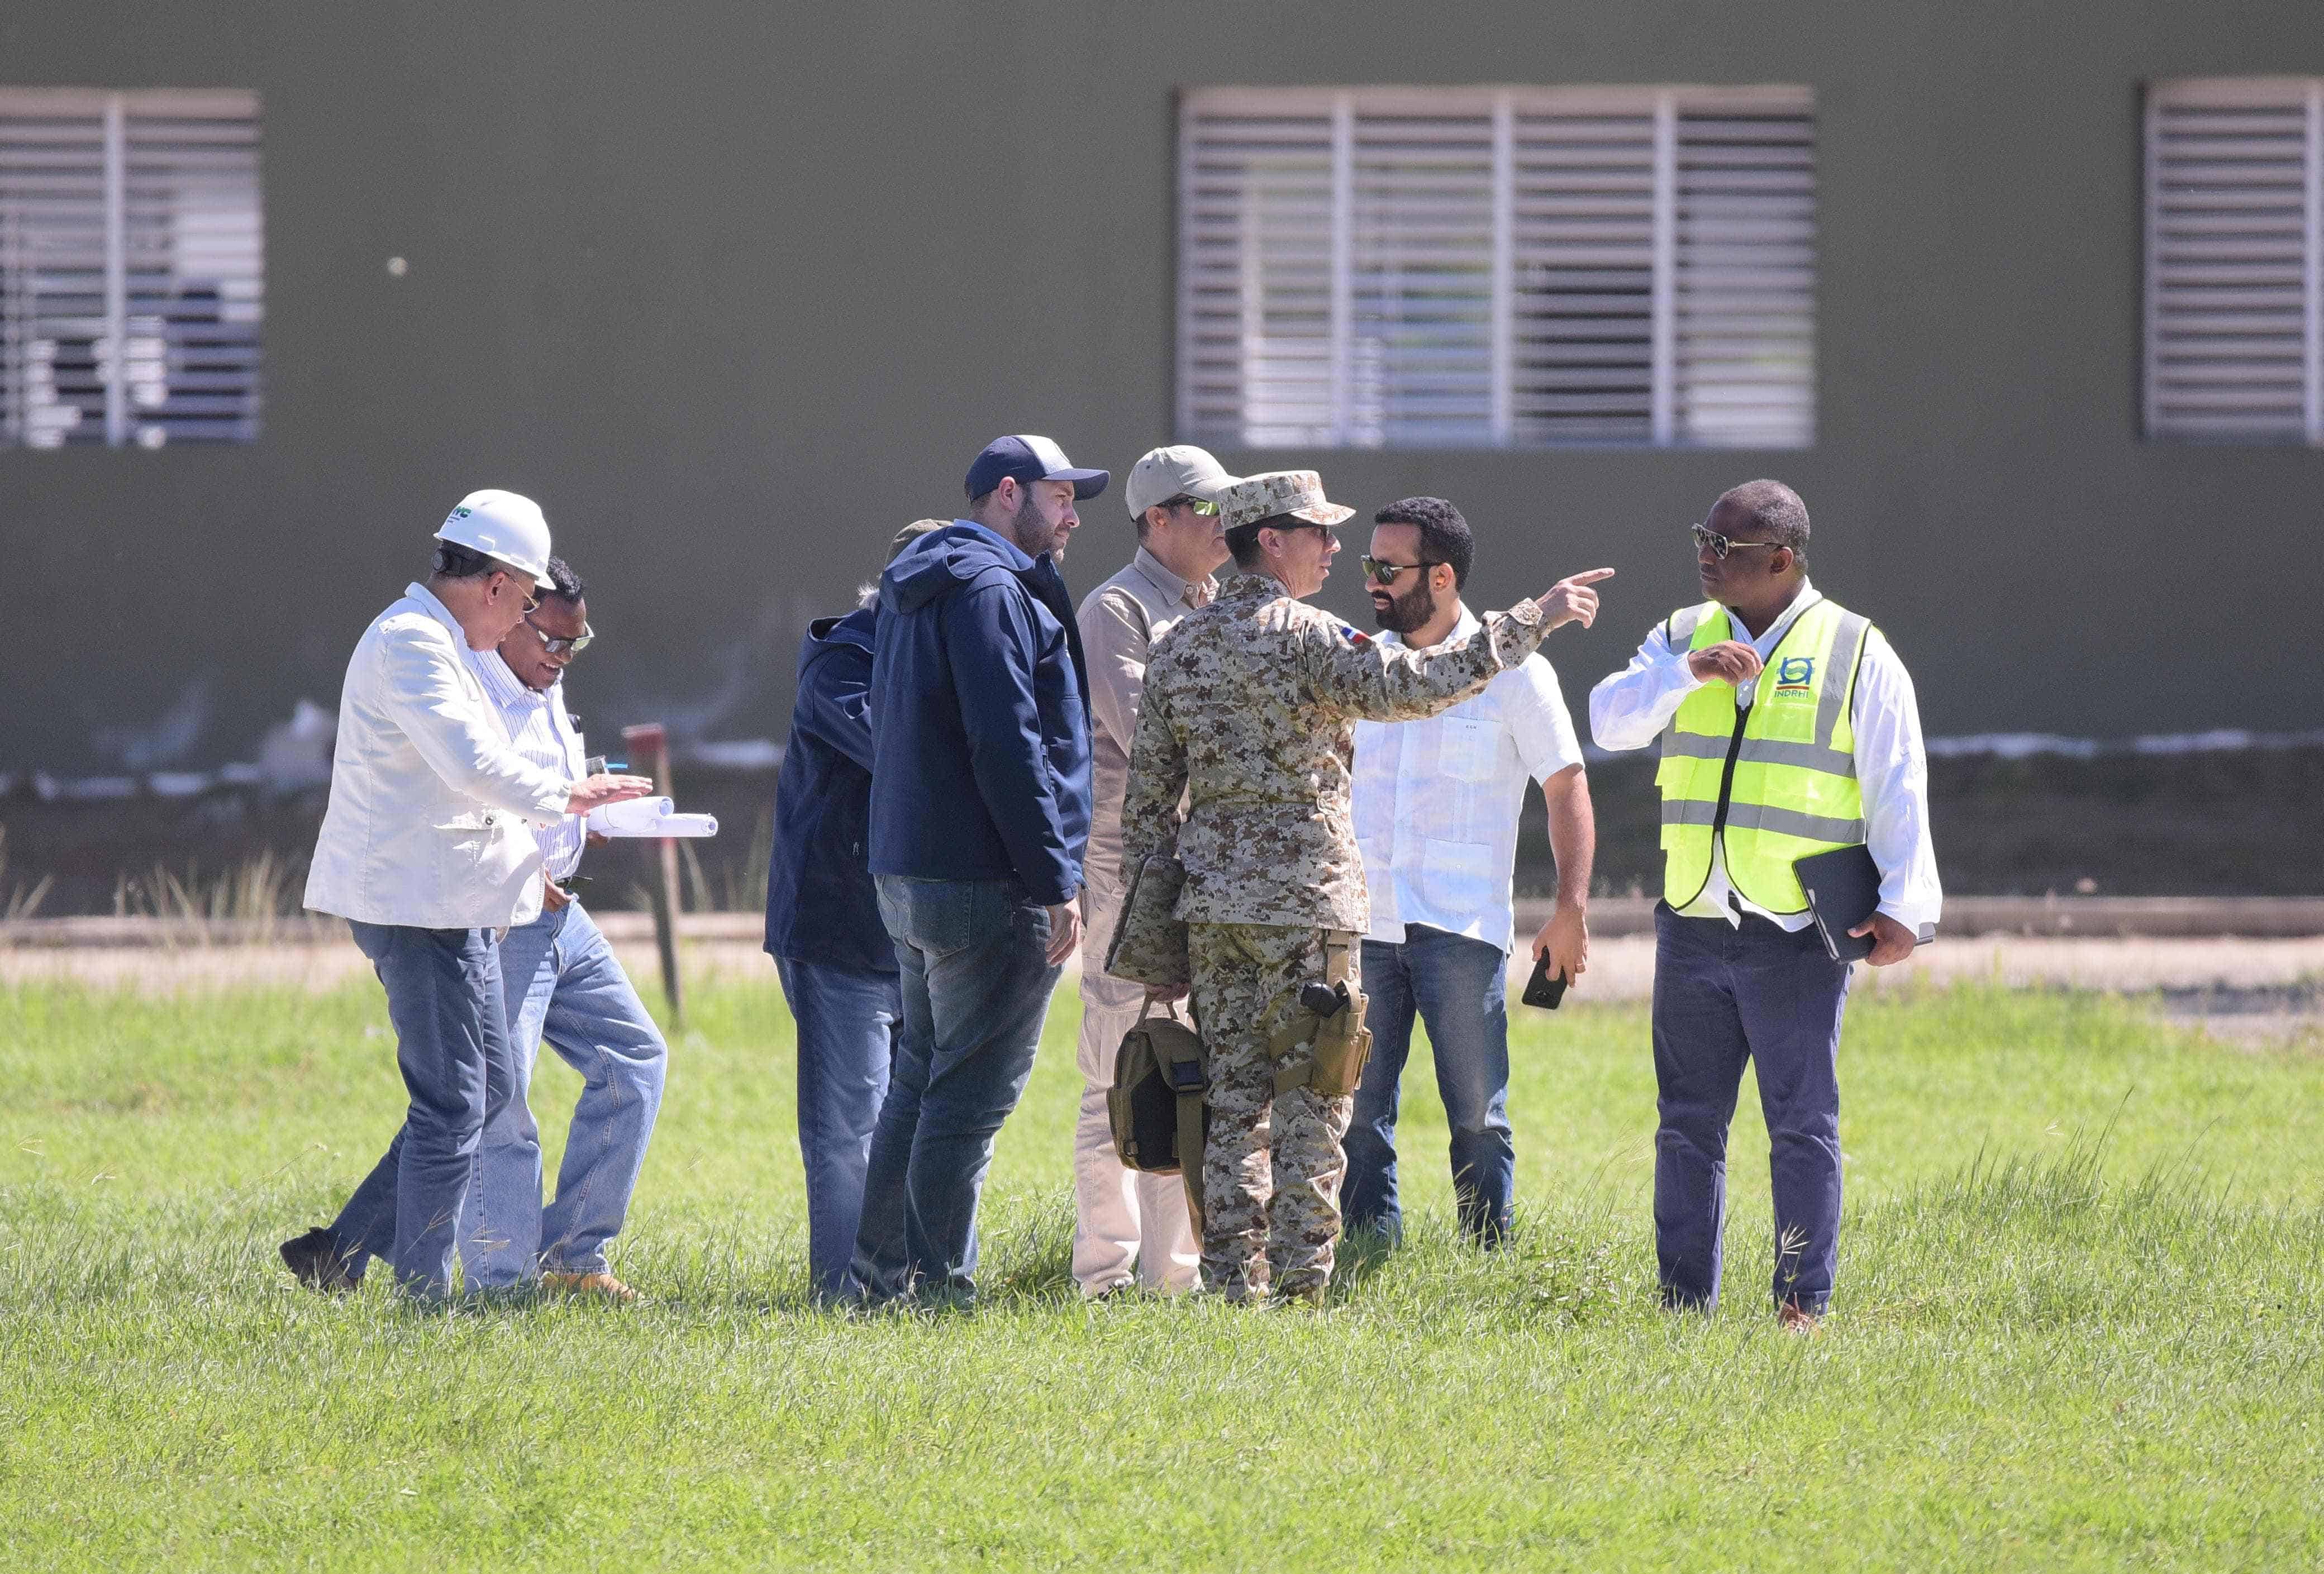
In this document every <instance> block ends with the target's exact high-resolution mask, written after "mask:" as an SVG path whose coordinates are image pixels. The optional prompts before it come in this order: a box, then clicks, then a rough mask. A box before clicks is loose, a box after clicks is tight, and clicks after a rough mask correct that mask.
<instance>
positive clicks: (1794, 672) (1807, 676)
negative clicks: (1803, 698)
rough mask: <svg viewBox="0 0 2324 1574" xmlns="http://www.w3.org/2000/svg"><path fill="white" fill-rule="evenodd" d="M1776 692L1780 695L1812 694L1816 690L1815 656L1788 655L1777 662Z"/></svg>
mask: <svg viewBox="0 0 2324 1574" xmlns="http://www.w3.org/2000/svg"><path fill="white" fill-rule="evenodd" d="M1775 692H1776V694H1778V695H1810V694H1812V693H1814V692H1815V658H1814V657H1812V656H1786V657H1784V658H1783V660H1781V661H1780V662H1778V663H1776V664H1775Z"/></svg>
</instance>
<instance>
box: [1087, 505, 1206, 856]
mask: <svg viewBox="0 0 2324 1574" xmlns="http://www.w3.org/2000/svg"><path fill="white" fill-rule="evenodd" d="M1218 590H1219V583H1218V581H1217V580H1215V579H1213V578H1212V577H1211V576H1210V575H1203V577H1202V578H1200V579H1181V578H1180V577H1179V576H1178V575H1176V574H1173V573H1171V572H1170V570H1169V569H1168V568H1167V567H1165V566H1163V563H1162V560H1161V559H1160V558H1159V557H1155V556H1154V554H1153V553H1151V552H1149V551H1148V550H1147V549H1146V548H1143V547H1140V548H1139V549H1138V555H1137V556H1136V557H1132V558H1131V559H1130V563H1129V566H1127V567H1125V568H1123V569H1122V571H1121V572H1120V573H1119V574H1117V575H1114V576H1113V577H1112V578H1111V579H1109V580H1107V581H1106V582H1105V583H1104V584H1101V585H1099V586H1098V587H1097V588H1096V589H1095V590H1093V591H1092V592H1090V593H1089V594H1088V595H1086V596H1084V597H1083V598H1082V605H1081V612H1080V615H1079V617H1078V619H1077V621H1079V622H1080V624H1081V627H1082V654H1083V656H1084V658H1086V659H1087V661H1088V664H1089V690H1090V757H1091V782H1092V789H1093V796H1094V799H1095V802H1094V803H1093V805H1092V807H1091V814H1090V851H1089V856H1088V860H1087V861H1090V862H1093V863H1096V864H1098V865H1100V866H1101V875H1102V877H1111V878H1113V879H1116V880H1118V879H1119V878H1120V864H1121V799H1122V795H1123V794H1124V793H1125V792H1127V791H1128V790H1129V787H1130V741H1131V740H1133V739H1135V738H1136V737H1137V736H1138V705H1139V699H1140V697H1141V696H1142V695H1144V694H1145V692H1146V658H1147V653H1148V651H1150V650H1151V649H1153V647H1154V641H1155V640H1158V639H1160V638H1161V637H1162V636H1163V634H1164V633H1165V632H1167V631H1168V630H1169V628H1170V627H1171V625H1172V624H1174V623H1176V621H1178V620H1179V619H1180V618H1183V617H1185V615H1186V614H1187V613H1188V612H1193V611H1194V610H1195V609H1196V608H1198V607H1206V606H1208V605H1210V604H1211V598H1212V597H1213V596H1215V595H1216V594H1218Z"/></svg>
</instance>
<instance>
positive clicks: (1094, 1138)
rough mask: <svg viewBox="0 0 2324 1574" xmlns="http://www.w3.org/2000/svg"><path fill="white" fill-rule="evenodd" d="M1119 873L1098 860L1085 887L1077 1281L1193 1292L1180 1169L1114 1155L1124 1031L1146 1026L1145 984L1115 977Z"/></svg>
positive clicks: (1194, 1261)
mask: <svg viewBox="0 0 2324 1574" xmlns="http://www.w3.org/2000/svg"><path fill="white" fill-rule="evenodd" d="M1121 898H1122V887H1121V882H1120V874H1119V873H1118V871H1117V870H1116V869H1114V868H1110V867H1108V866H1107V865H1106V864H1105V863H1104V862H1103V861H1102V857H1093V858H1092V859H1091V860H1090V861H1089V863H1088V865H1087V867H1086V869H1085V870H1084V883H1083V887H1082V903H1081V906H1082V925H1083V928H1082V1032H1081V1040H1080V1043H1079V1045H1078V1046H1077V1053H1076V1054H1075V1056H1074V1058H1075V1060H1076V1061H1077V1062H1078V1063H1079V1064H1080V1067H1081V1073H1082V1104H1081V1116H1080V1118H1079V1120H1078V1121H1077V1122H1076V1123H1075V1125H1074V1283H1075V1284H1078V1285H1080V1286H1081V1291H1082V1293H1083V1294H1084V1295H1100V1294H1103V1293H1105V1292H1106V1291H1108V1290H1111V1289H1113V1288H1115V1287H1117V1286H1119V1285H1120V1284H1139V1285H1140V1286H1142V1287H1144V1288H1146V1289H1149V1290H1161V1291H1165V1292H1167V1293H1173V1294H1175V1293H1178V1292H1180V1291H1185V1290H1191V1289H1193V1288H1194V1279H1195V1275H1196V1272H1197V1269H1198V1266H1199V1263H1200V1253H1199V1243H1198V1242H1197V1241H1196V1240H1195V1238H1194V1221H1193V1220H1192V1219H1191V1218H1190V1217H1189V1216H1188V1214H1187V1211H1186V1192H1185V1186H1184V1185H1183V1184H1181V1183H1180V1181H1179V1178H1178V1177H1177V1176H1176V1175H1149V1174H1141V1173H1140V1172H1139V1171H1137V1170H1133V1169H1130V1168H1128V1167H1127V1166H1126V1165H1124V1164H1122V1162H1121V1157H1120V1155H1119V1154H1117V1153H1116V1152H1115V1151H1114V1146H1113V1128H1112V1125H1111V1122H1110V1121H1109V1120H1108V1119H1107V1118H1106V1112H1105V1095H1106V1092H1107V1091H1108V1090H1109V1089H1111V1087H1112V1086H1113V1063H1114V1059H1115V1057H1116V1056H1117V1055H1119V1054H1120V1052H1121V1038H1122V1035H1124V1034H1126V1033H1128V1032H1129V1031H1130V1028H1131V1027H1133V1026H1136V1025H1137V1022H1138V1017H1139V1009H1140V1008H1142V1007H1143V1006H1144V1004H1145V1000H1146V990H1145V988H1144V986H1142V985H1139V984H1133V983H1130V982H1129V981H1128V980H1123V979H1117V978H1112V977H1110V976H1109V975H1108V974H1107V973H1106V971H1105V949H1106V945H1107V943H1108V942H1110V941H1111V940H1112V938H1113V925H1114V922H1115V920H1116V919H1117V918H1118V917H1119V916H1120V912H1121Z"/></svg>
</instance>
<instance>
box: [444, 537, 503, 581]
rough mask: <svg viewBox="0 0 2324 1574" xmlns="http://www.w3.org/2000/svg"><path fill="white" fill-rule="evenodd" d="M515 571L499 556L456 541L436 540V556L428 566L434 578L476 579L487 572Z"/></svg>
mask: <svg viewBox="0 0 2324 1574" xmlns="http://www.w3.org/2000/svg"><path fill="white" fill-rule="evenodd" d="M515 572H516V570H515V569H513V568H512V567H510V566H508V565H507V564H505V563H503V562H502V561H501V560H500V559H499V558H497V557H485V556H484V554H483V553H482V552H478V551H476V550H475V549H474V548H467V547H463V546H461V545H460V544H459V543H458V542H457V541H438V542H437V543H436V556H435V557H434V559H433V560H432V561H431V563H430V564H429V575H430V577H432V578H436V579H478V578H481V577H483V576H484V575H487V574H514V573H515Z"/></svg>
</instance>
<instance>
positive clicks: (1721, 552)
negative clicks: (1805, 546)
mask: <svg viewBox="0 0 2324 1574" xmlns="http://www.w3.org/2000/svg"><path fill="white" fill-rule="evenodd" d="M1687 529H1690V530H1692V531H1693V532H1694V547H1695V550H1696V551H1698V552H1699V551H1701V549H1702V548H1705V547H1708V548H1711V556H1712V557H1715V558H1717V559H1719V561H1720V562H1721V563H1724V562H1725V561H1727V555H1728V554H1729V552H1732V551H1734V550H1735V549H1736V548H1738V547H1771V548H1772V547H1781V546H1783V545H1784V543H1783V542H1781V541H1738V540H1734V539H1731V538H1729V537H1726V536H1722V535H1720V533H1719V532H1718V531H1717V530H1711V529H1704V528H1703V527H1702V526H1701V525H1689V526H1688V527H1687Z"/></svg>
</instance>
